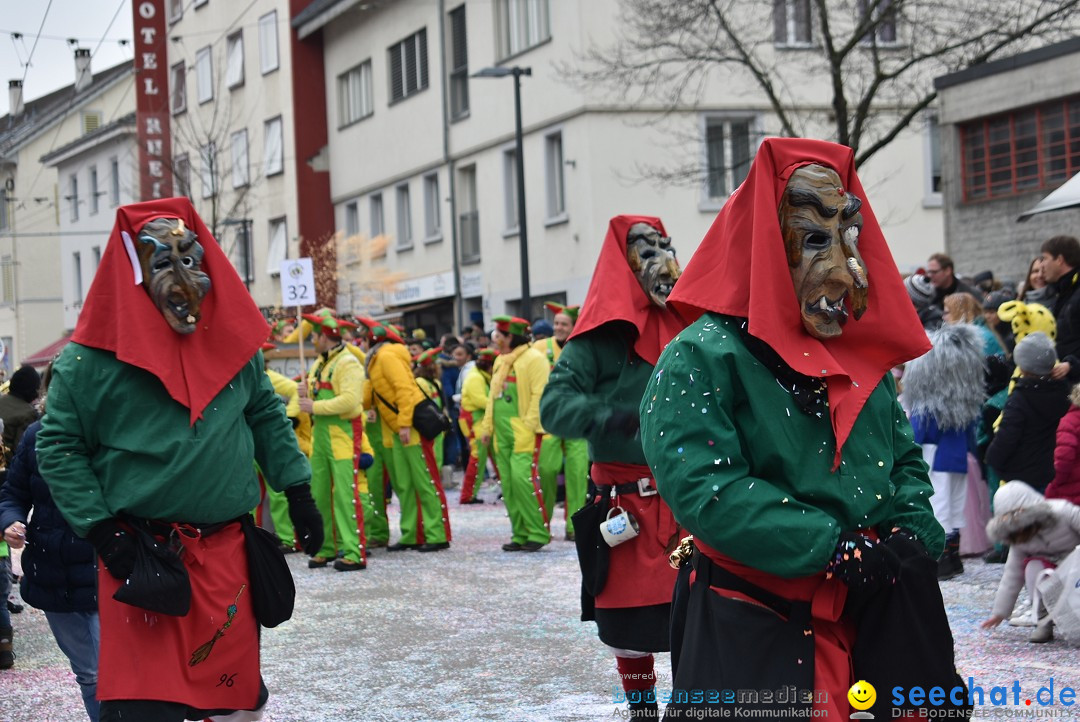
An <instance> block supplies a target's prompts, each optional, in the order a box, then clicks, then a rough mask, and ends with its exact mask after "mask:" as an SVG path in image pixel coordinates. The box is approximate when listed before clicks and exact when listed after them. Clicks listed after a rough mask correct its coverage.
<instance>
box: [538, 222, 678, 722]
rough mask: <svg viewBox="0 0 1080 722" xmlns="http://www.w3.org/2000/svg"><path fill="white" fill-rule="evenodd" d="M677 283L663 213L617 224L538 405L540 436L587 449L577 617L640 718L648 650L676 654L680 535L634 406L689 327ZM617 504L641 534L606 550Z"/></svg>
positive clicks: (648, 709) (650, 669) (644, 709)
mask: <svg viewBox="0 0 1080 722" xmlns="http://www.w3.org/2000/svg"><path fill="white" fill-rule="evenodd" d="M678 278H679V264H678V261H677V260H676V258H675V249H674V248H673V247H672V245H671V238H669V237H668V235H667V232H666V231H665V230H664V225H663V224H662V223H661V222H660V219H659V218H654V217H651V216H616V217H615V218H613V219H611V223H610V224H609V226H608V231H607V236H606V238H605V239H604V244H603V247H602V248H601V250H600V258H599V260H598V261H597V264H596V271H595V272H594V273H593V277H592V282H591V283H590V285H589V291H588V294H587V295H586V298H585V304H584V311H583V312H582V313H581V317H580V318H579V319H578V321H577V324H576V325H575V327H574V332H573V334H572V335H571V336H570V339H569V341H568V342H567V344H566V346H565V347H564V348H563V349H562V354H561V355H560V357H559V360H558V362H556V364H555V368H554V369H553V370H552V372H551V379H550V380H549V381H548V385H547V389H546V390H545V392H544V398H543V400H542V401H541V404H540V413H541V418H542V419H543V423H544V428H545V429H548V430H549V431H551V432H552V433H553V434H556V435H558V436H560V437H562V438H578V439H585V440H587V442H588V455H589V458H590V459H592V481H593V483H594V484H595V491H594V493H593V495H592V496H591V497H590V503H589V504H588V505H587V506H586V507H584V508H583V509H582V512H581V513H580V514H579V515H578V517H577V519H578V520H579V521H580V520H581V519H582V516H583V515H584V516H585V517H586V518H590V517H594V516H599V519H595V518H593V519H591V521H589V522H588V525H587V528H583V527H582V526H581V524H578V525H577V527H576V530H575V533H576V536H577V538H576V542H577V547H578V556H579V560H580V561H581V566H582V572H583V591H582V602H583V603H582V621H587V620H593V619H595V620H596V625H597V631H598V633H599V636H600V640H601V641H602V642H604V643H605V644H607V645H608V646H609V647H610V648H611V649H612V651H613V652H614V654H615V659H616V663H617V664H618V669H619V676H620V679H621V680H622V685H623V689H624V691H625V692H626V696H627V699H628V700H629V702H630V711H631V713H632V714H633V715H634V716H635V717H640V718H649V717H650V716H652V715H655V711H656V699H655V697H654V696H653V693H652V688H653V686H654V683H655V680H656V675H655V672H654V664H653V662H654V660H653V654H654V653H656V652H666V651H668V648H669V641H668V616H669V611H670V607H671V590H672V586H673V584H674V581H675V572H674V570H672V569H671V568H670V567H669V566H668V563H667V555H668V552H669V551H670V548H669V547H672V546H674V544H675V543H676V542H677V541H678V533H677V528H676V525H675V521H674V518H673V517H672V515H671V510H670V509H668V507H667V504H665V503H664V501H663V500H662V499H661V498H660V497H659V496H658V495H657V493H656V485H655V483H654V482H653V478H652V474H651V473H650V471H649V469H648V467H646V466H645V456H644V454H643V453H642V449H641V442H640V440H639V439H638V434H637V432H638V412H637V408H638V404H639V403H640V402H641V396H642V394H643V393H644V391H645V385H646V383H647V382H648V380H649V376H650V374H651V373H652V369H653V365H654V364H655V363H656V360H657V358H659V356H660V352H661V350H663V348H664V346H665V345H666V344H667V343H668V341H670V340H671V338H672V337H673V336H674V335H675V334H676V333H677V332H678V331H679V330H680V329H681V328H682V327H683V323H682V321H681V319H680V318H679V317H678V316H677V315H676V314H675V313H673V312H672V311H671V310H670V309H668V308H667V297H668V294H669V293H670V292H671V287H672V284H674V283H675V281H676V279H678ZM569 491H570V489H569V486H568V487H567V494H568V495H567V506H569V505H570V501H569V499H570V497H569ZM609 508H610V509H609ZM617 509H622V510H625V511H626V512H627V513H628V514H629V515H630V516H632V517H633V520H634V523H635V524H636V525H637V528H638V534H637V536H636V537H634V538H631V539H629V540H627V541H624V542H622V543H619V544H618V545H616V546H612V547H610V548H608V546H607V543H606V542H605V541H604V540H603V539H601V538H599V537H600V533H599V531H598V529H599V522H604V521H605V519H606V517H607V514H608V511H611V512H612V513H614V511H615V510H617ZM622 518H623V520H624V521H623V527H622V528H623V529H625V528H626V522H627V521H628V519H626V518H625V517H622ZM618 519H619V517H616V522H617V520H618ZM617 523H618V522H617Z"/></svg>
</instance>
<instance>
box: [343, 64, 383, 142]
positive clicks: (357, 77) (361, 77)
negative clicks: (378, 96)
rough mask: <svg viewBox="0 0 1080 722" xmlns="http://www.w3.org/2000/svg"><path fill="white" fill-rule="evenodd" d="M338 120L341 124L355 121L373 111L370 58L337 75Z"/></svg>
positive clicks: (344, 124)
mask: <svg viewBox="0 0 1080 722" xmlns="http://www.w3.org/2000/svg"><path fill="white" fill-rule="evenodd" d="M338 111H339V118H338V121H339V123H340V124H341V126H346V125H349V124H350V123H355V122H356V121H358V120H360V119H361V118H366V117H368V116H369V115H371V114H372V113H374V112H375V102H374V100H373V99H372V97H371V60H370V59H369V60H365V61H364V62H362V63H360V64H359V65H357V66H356V67H355V68H353V69H352V70H349V71H348V72H345V73H342V74H341V75H339V76H338Z"/></svg>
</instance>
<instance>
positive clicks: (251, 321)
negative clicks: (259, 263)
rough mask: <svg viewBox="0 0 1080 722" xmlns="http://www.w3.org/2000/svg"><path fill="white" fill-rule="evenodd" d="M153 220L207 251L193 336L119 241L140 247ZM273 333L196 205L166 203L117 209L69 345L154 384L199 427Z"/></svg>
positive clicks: (172, 200)
mask: <svg viewBox="0 0 1080 722" xmlns="http://www.w3.org/2000/svg"><path fill="white" fill-rule="evenodd" d="M155 218H180V219H182V220H183V221H184V225H186V226H187V227H188V228H189V229H191V230H192V231H194V232H195V234H196V235H197V236H198V240H199V243H200V244H201V245H202V247H203V251H204V256H203V260H202V270H203V272H204V273H206V274H207V275H208V276H209V277H210V284H211V286H210V292H209V293H207V294H206V297H205V298H204V299H203V301H202V306H201V313H202V315H201V318H200V320H199V323H198V326H197V328H196V329H195V331H194V332H193V333H191V334H188V335H184V334H179V333H177V332H176V331H173V330H172V328H171V327H170V326H169V324H168V322H166V321H165V318H164V317H163V316H162V315H161V312H160V311H158V309H157V307H156V306H154V303H153V301H152V300H151V299H150V295H149V294H148V293H147V292H146V290H145V288H143V287H142V286H141V285H138V284H136V283H135V272H134V266H136V265H138V257H137V256H134V249H132V251H131V253H132V254H133V255H132V256H131V257H130V258H129V255H128V250H127V249H126V248H125V244H124V240H123V237H122V235H121V234H122V233H123V232H126V233H127V234H128V236H129V237H130V238H131V239H132V241H135V239H136V237H137V235H138V230H139V229H140V228H142V227H143V226H144V225H145V224H146V223H148V222H150V221H152V220H154V219H155ZM133 264H134V265H133ZM269 332H270V327H269V326H268V325H267V323H266V320H265V319H264V318H263V316H262V314H261V313H260V312H259V309H258V307H257V306H256V305H255V302H254V301H253V300H252V299H251V294H250V293H248V291H247V289H246V288H244V284H243V283H242V282H241V281H240V277H239V276H237V274H236V271H235V269H233V266H232V264H231V263H230V262H229V259H228V258H226V256H225V254H224V253H223V252H222V251H221V248H220V247H219V246H218V244H217V241H216V240H214V238H213V236H211V235H210V231H209V230H207V228H206V226H205V225H204V224H203V222H202V219H201V218H199V216H198V214H196V213H195V208H194V207H192V205H191V201H190V200H188V199H187V198H165V199H162V200H156V201H148V202H146V203H134V204H132V205H128V206H122V207H120V208H118V209H117V211H116V225H115V226H113V230H112V234H111V235H110V236H109V242H108V244H107V245H106V247H105V253H104V254H103V255H102V257H101V265H100V266H99V267H98V270H97V273H96V274H95V276H94V282H93V284H92V285H91V286H90V291H89V293H87V294H86V301H85V303H84V304H83V309H82V313H80V314H79V322H78V324H77V325H76V326H75V332H74V334H72V340H73V341H75V342H77V343H81V344H83V345H84V346H92V347H94V348H100V349H105V350H106V351H112V352H113V353H115V354H116V357H117V358H118V359H119V360H121V361H123V362H125V363H129V364H131V365H133V366H138V367H139V368H141V369H145V370H146V371H149V372H150V373H152V374H154V375H155V376H157V377H158V379H160V380H161V383H162V384H164V386H165V388H166V389H167V390H168V392H169V396H171V397H172V398H173V399H175V400H176V401H177V402H179V403H181V404H183V405H184V406H186V407H188V408H189V409H190V410H191V423H192V424H194V423H195V420H196V419H198V418H199V417H200V416H201V415H202V411H203V409H205V408H206V405H207V404H208V403H210V400H211V399H213V398H214V397H215V396H217V394H218V392H219V391H221V389H222V388H224V387H225V384H227V383H228V382H229V381H230V380H231V379H232V378H233V376H235V375H236V374H237V372H239V371H240V369H241V368H242V367H243V366H244V364H246V363H248V362H249V361H250V360H251V357H252V356H254V355H255V353H256V352H257V351H258V350H259V348H260V347H261V346H262V344H263V342H264V341H266V338H267V336H268V335H269Z"/></svg>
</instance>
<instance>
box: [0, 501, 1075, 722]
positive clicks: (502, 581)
mask: <svg viewBox="0 0 1080 722" xmlns="http://www.w3.org/2000/svg"><path fill="white" fill-rule="evenodd" d="M494 495H495V491H494V489H493V488H491V487H485V489H484V491H483V496H484V497H485V498H486V499H488V503H487V504H484V505H479V504H478V505H474V506H461V507H459V506H458V505H457V491H456V490H455V491H454V492H452V493H450V494H448V496H449V497H450V499H451V501H450V504H451V522H452V525H453V536H454V540H453V544H452V547H451V548H450V550H448V551H444V552H439V553H434V554H419V553H416V552H412V551H408V552H399V553H394V554H388V553H387V552H386V551H385V550H378V551H376V552H375V554H374V555H372V558H371V560H370V561H369V566H368V569H367V570H365V571H362V572H356V573H347V574H343V573H339V572H335V571H333V570H330V569H318V570H309V569H308V568H307V566H306V559H305V558H304V557H302V556H301V555H299V554H294V555H291V556H289V557H288V558H289V563H290V565H291V566H292V568H293V573H294V576H295V578H296V587H297V600H296V611H295V614H294V616H293V618H292V620H290V621H289V622H286V623H285V624H284V625H282V626H281V627H278V628H277V629H271V630H264V633H263V642H262V653H263V659H262V665H263V675H264V678H265V680H266V684H267V686H268V687H269V689H270V702H269V704H268V708H267V713H266V715H265V717H264V719H265V720H268V721H271V722H285V721H288V722H308V721H318V722H346V721H347V722H358V721H365V720H395V721H397V720H521V721H525V720H535V721H537V722H540V721H547V720H560V721H561V720H566V721H569V720H604V719H618V718H619V717H616V716H614V715H615V712H616V711H617V710H618V711H622V710H624V709H625V706H626V705H625V704H621V705H616V704H613V703H612V702H611V696H612V691H613V690H614V689H618V688H619V682H618V679H617V677H616V675H615V665H614V662H613V660H612V658H611V656H610V655H609V653H607V652H606V651H605V649H604V648H603V646H602V645H601V644H600V642H599V640H598V639H597V638H596V636H595V632H594V628H593V625H592V624H591V623H589V624H583V623H581V622H579V621H578V612H579V610H578V588H579V582H578V571H577V561H576V557H575V554H574V547H573V544H572V543H569V542H566V541H563V540H562V539H563V528H564V527H563V521H562V510H561V509H557V510H556V513H555V516H556V519H555V521H554V522H553V525H552V532H553V537H554V539H555V541H553V542H552V544H551V545H550V546H548V547H546V548H545V549H543V550H542V551H540V552H538V553H535V554H527V553H513V554H510V553H505V552H502V551H500V549H499V546H500V545H501V544H502V543H503V542H505V541H506V540H507V539H508V538H509V521H508V520H507V518H506V515H505V512H504V509H503V507H502V505H501V503H498V504H493V503H491V500H492V498H493V497H494ZM396 512H397V509H396V506H395V507H391V516H392V519H393V518H395V517H396ZM392 528H393V527H392ZM392 540H393V539H392ZM965 565H966V566H967V572H966V573H965V574H963V575H962V576H960V577H958V578H957V579H955V580H953V581H949V582H945V583H944V584H942V591H943V593H944V596H945V602H946V606H947V608H948V612H949V617H950V620H951V622H952V628H953V634H954V636H955V639H956V653H957V665H958V667H959V670H960V672H961V674H962V676H963V677H964V678H965V680H966V679H967V678H968V677H969V676H970V677H973V678H974V679H975V684H976V685H978V686H980V687H982V688H983V689H984V690H985V692H986V695H987V698H986V700H985V701H986V708H985V709H986V710H987V711H988V712H989V711H995V712H999V713H1004V712H1006V710H1005V709H997V710H990V699H989V693H990V688H991V687H993V686H1006V687H1010V693H1009V696H1010V703H1011V701H1012V700H1011V697H1012V692H1011V687H1012V685H1013V684H1014V682H1016V681H1018V682H1019V683H1020V688H1021V690H1023V695H1022V696H1021V707H1023V706H1024V704H1023V703H1024V699H1025V698H1028V697H1030V698H1032V699H1034V695H1035V693H1036V692H1037V690H1038V689H1039V688H1040V687H1043V686H1045V685H1047V684H1048V683H1049V682H1050V678H1054V680H1055V682H1054V683H1055V685H1056V689H1055V694H1059V692H1060V688H1061V687H1063V686H1069V687H1074V688H1075V687H1076V686H1077V685H1078V684H1080V664H1078V663H1077V662H1076V654H1075V649H1073V648H1070V647H1067V646H1065V645H1064V644H1063V643H1061V642H1060V641H1057V642H1054V643H1052V644H1048V645H1033V644H1029V643H1028V642H1027V636H1028V634H1029V633H1030V630H1029V629H1026V628H1016V627H1009V626H1007V625H1002V626H1001V627H1000V628H998V629H997V630H994V631H993V632H984V631H983V630H981V629H979V627H978V623H979V622H980V621H981V620H983V619H984V618H986V617H987V616H989V610H990V604H991V601H992V599H993V594H994V589H995V587H996V584H997V579H998V577H999V576H1000V574H1001V569H1002V567H1001V566H1000V565H984V564H983V563H982V562H979V561H965ZM12 621H13V626H14V628H15V650H16V653H17V654H18V658H17V660H16V663H15V667H14V668H13V669H11V670H7V671H4V672H0V700H2V701H0V721H2V722H7V721H9V720H10V721H12V722H14V721H19V722H28V721H33V722H49V721H55V722H60V721H63V722H75V721H77V720H80V719H85V713H84V712H83V709H82V705H81V702H80V698H79V692H78V689H77V685H76V683H75V680H74V677H73V675H72V674H71V672H70V671H69V669H68V667H67V661H66V659H65V658H64V657H63V655H62V654H61V653H60V651H59V649H57V647H56V644H55V643H54V641H53V639H52V636H51V635H50V633H49V630H48V626H47V624H46V622H45V618H44V615H43V614H42V613H41V612H39V611H37V610H35V609H32V608H29V607H28V608H26V610H25V611H23V612H22V613H21V614H18V615H13V617H12ZM657 668H658V673H659V675H660V679H659V681H658V685H657V686H658V688H661V689H664V688H670V687H671V678H670V666H669V661H668V658H667V656H666V655H660V657H659V658H658V664H657ZM878 693H879V695H880V694H882V693H883V690H880V689H879V690H878ZM1013 709H1014V710H1015V709H1016V708H1015V707H1014V708H1013ZM1016 711H1018V712H1019V711H1020V710H1016ZM1026 711H1028V712H1031V711H1033V710H1031V709H1030V708H1029V709H1027V710H1026ZM1055 711H1056V712H1059V713H1061V712H1064V711H1065V710H1064V709H1063V708H1061V707H1060V706H1058V707H1057V708H1056V709H1055Z"/></svg>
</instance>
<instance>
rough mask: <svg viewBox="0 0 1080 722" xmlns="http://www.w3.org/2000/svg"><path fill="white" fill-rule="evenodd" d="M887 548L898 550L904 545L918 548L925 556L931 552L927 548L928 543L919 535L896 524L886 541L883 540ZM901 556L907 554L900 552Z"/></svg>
mask: <svg viewBox="0 0 1080 722" xmlns="http://www.w3.org/2000/svg"><path fill="white" fill-rule="evenodd" d="M882 543H883V544H884V545H885V546H886V547H887V548H889V549H892V550H894V551H897V552H898V553H899V550H900V549H901V548H903V547H908V548H914V549H916V550H918V552H919V553H920V554H923V555H924V556H930V552H928V551H927V550H926V545H925V544H923V543H922V540H921V539H919V537H918V535H917V534H916V533H915V532H913V531H911V530H910V529H908V528H906V527H902V526H894V527H893V528H892V530H891V531H890V532H889V534H888V536H886V537H885V541H884V542H882ZM900 556H905V555H903V554H900Z"/></svg>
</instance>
